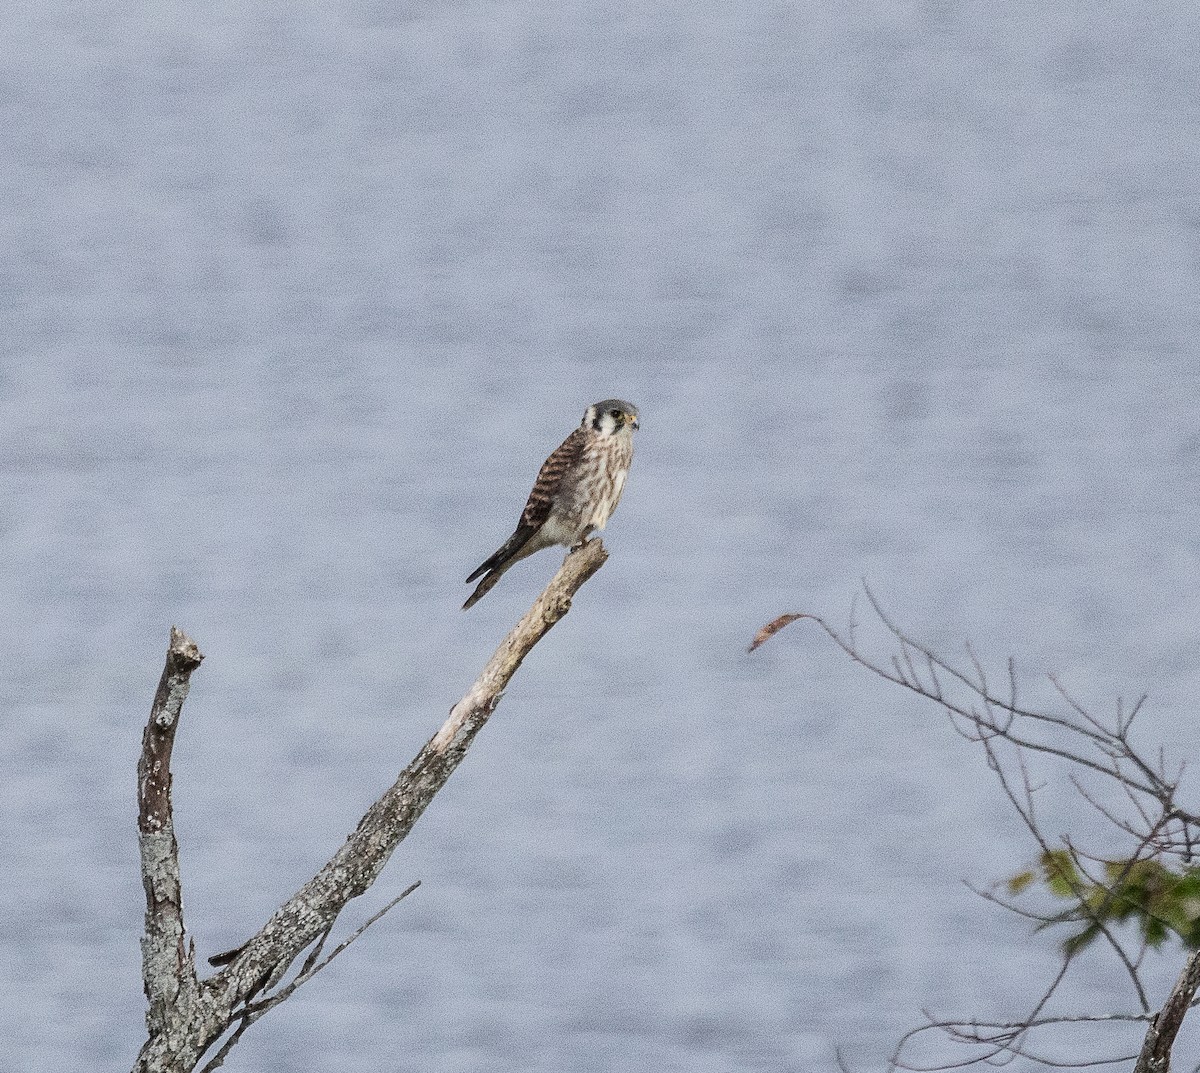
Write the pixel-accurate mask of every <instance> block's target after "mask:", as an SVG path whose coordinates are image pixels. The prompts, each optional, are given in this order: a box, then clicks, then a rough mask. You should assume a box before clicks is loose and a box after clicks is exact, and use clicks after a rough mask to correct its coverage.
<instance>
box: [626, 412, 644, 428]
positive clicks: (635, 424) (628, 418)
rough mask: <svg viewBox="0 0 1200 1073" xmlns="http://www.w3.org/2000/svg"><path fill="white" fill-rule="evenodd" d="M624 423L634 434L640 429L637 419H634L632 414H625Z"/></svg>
mask: <svg viewBox="0 0 1200 1073" xmlns="http://www.w3.org/2000/svg"><path fill="white" fill-rule="evenodd" d="M625 422H626V424H628V425H629V426H630V427H631V428H632V429H633V430H634V432H636V431H637V430H638V429H639V428H641V427H642V426H641V425H639V424H638V419H637V418H636V417H634V416H633V414H626V415H625Z"/></svg>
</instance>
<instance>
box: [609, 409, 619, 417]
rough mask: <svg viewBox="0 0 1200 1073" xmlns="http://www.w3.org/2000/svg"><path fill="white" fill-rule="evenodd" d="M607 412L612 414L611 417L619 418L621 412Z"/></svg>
mask: <svg viewBox="0 0 1200 1073" xmlns="http://www.w3.org/2000/svg"><path fill="white" fill-rule="evenodd" d="M608 412H609V413H610V414H612V416H613V417H620V416H621V411H620V410H609V411H608Z"/></svg>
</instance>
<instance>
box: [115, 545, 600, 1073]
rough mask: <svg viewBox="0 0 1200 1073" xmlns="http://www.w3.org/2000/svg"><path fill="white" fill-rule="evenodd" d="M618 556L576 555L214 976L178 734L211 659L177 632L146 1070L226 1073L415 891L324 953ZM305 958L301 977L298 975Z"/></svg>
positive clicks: (141, 1068) (162, 736) (159, 770)
mask: <svg viewBox="0 0 1200 1073" xmlns="http://www.w3.org/2000/svg"><path fill="white" fill-rule="evenodd" d="M607 557H608V555H607V552H606V551H605V550H604V546H603V545H602V544H601V542H600V541H599V540H591V541H588V542H587V543H586V544H584V545H582V546H581V547H579V548H576V549H574V550H572V551H571V552H570V554H569V555H567V557H566V559H565V560H564V562H563V565H562V567H561V568H560V569H559V571H558V573H557V574H555V576H554V578H553V579H552V580H551V582H550V584H549V585H547V586H546V588H545V590H544V591H543V592H542V594H541V595H540V596H539V597H538V598H537V600H536V601H535V602H534V604H533V607H532V608H530V610H529V611H528V612H527V613H526V614H525V616H524V617H523V618H522V619H521V621H520V622H518V623H517V625H516V626H515V627H514V628H513V629H512V631H511V632H510V633H509V634H508V636H507V637H505V639H504V640H503V641H502V642H501V644H500V647H499V648H497V649H496V652H495V654H494V655H493V656H492V658H491V659H490V660H489V661H488V663H487V665H486V666H485V667H484V669H483V671H482V672H481V673H480V675H479V677H478V678H477V679H476V680H475V682H474V684H473V685H472V686H471V688H470V689H468V690H467V692H466V694H465V695H464V696H463V698H462V699H461V700H460V701H459V702H458V703H457V704H455V705H454V707H453V708H451V710H450V715H449V717H448V718H447V719H446V721H445V723H444V724H443V725H442V727H441V728H440V729H439V730H438V731H437V733H436V734H434V735H433V737H432V738H430V739H429V741H428V742H427V743H426V745H425V747H424V748H423V749H421V751H420V752H419V753H418V754H417V756H416V758H415V759H414V760H413V761H412V763H410V764H409V765H408V767H406V768H405V769H404V770H403V771H402V772H401V773H400V776H399V778H397V779H396V781H395V783H394V784H393V785H392V786H391V787H390V788H389V789H388V790H387V791H386V792H385V793H384V794H383V795H382V796H381V797H380V798H379V800H378V801H376V802H375V803H374V804H373V805H372V806H371V807H370V808H369V809H368V810H367V812H366V815H364V816H363V818H362V819H361V820H360V821H359V823H358V827H357V828H356V829H355V831H354V832H353V833H352V834H351V835H350V837H349V838H348V839H347V840H346V842H345V843H344V844H343V845H342V846H341V848H340V849H338V851H337V852H336V853H335V854H334V855H333V857H332V858H330V860H329V861H328V862H327V863H326V864H325V865H324V867H322V868H321V870H320V871H319V872H317V874H316V875H314V876H313V878H312V879H310V880H309V881H308V882H307V883H305V884H304V886H303V887H301V888H300V890H298V891H297V892H296V893H295V894H294V895H292V897H291V898H289V899H288V900H287V901H286V902H284V904H283V905H281V906H280V907H279V909H277V910H276V911H275V913H274V915H272V917H271V919H270V920H268V921H267V922H266V923H265V924H264V925H263V927H262V928H261V929H260V930H259V931H258V932H257V933H256V934H255V935H254V936H253V937H252V938H251V939H249V940H248V941H247V942H246V943H244V944H243V945H242V946H240V947H239V948H238V949H237V950H234V951H230V952H229V955H228V957H227V958H225V959H219V960H221V962H222V963H221V967H220V968H219V969H218V971H216V972H215V973H213V975H211V976H209V977H207V978H204V979H201V978H200V975H199V973H198V972H197V969H196V957H195V945H194V943H193V942H191V941H190V940H189V938H188V936H187V931H186V927H185V924H184V914H183V897H182V885H181V882H180V874H179V852H178V846H177V844H176V841H175V830H174V822H173V817H172V811H171V752H172V747H173V745H174V741H175V732H176V729H177V727H178V725H179V719H180V715H181V713H182V710H183V702H184V699H185V698H186V696H187V692H188V687H189V684H190V681H191V676H192V674H193V672H194V671H195V670H196V669H197V668H198V667H199V666H200V662H201V660H202V659H203V656H202V655H201V653H200V650H199V648H198V647H197V646H196V644H195V642H194V641H192V640H191V639H190V638H189V637H187V636H186V635H185V634H183V633H182V632H180V631H179V630H176V629H174V628H172V630H171V640H170V645H169V647H168V649H167V659H166V666H165V667H164V669H163V675H162V680H161V681H160V683H159V687H158V692H157V693H156V695H155V698H154V704H153V707H152V709H151V713H150V721H149V722H148V723H147V726H146V731H145V735H144V737H143V741H142V753H141V758H140V760H139V762H138V840H139V845H140V849H141V868H142V881H143V884H144V886H145V889H146V925H145V935H144V936H143V938H142V980H143V986H144V988H145V991H146V998H147V1001H148V1003H149V1008H148V1011H147V1014H146V1027H147V1039H146V1042H145V1044H144V1045H143V1047H142V1049H141V1052H140V1053H139V1055H138V1058H137V1063H136V1065H135V1066H134V1070H135V1073H190V1071H192V1070H195V1069H197V1068H202V1069H203V1070H204V1071H208V1070H214V1069H216V1068H217V1067H219V1066H220V1065H221V1063H222V1062H223V1060H224V1058H225V1056H226V1055H227V1054H228V1053H229V1050H230V1049H231V1048H232V1047H233V1046H234V1045H235V1044H236V1043H237V1042H238V1040H239V1039H240V1038H241V1036H242V1034H243V1033H244V1032H245V1031H246V1029H247V1028H248V1027H249V1026H250V1025H251V1024H253V1023H254V1022H255V1021H256V1020H258V1018H260V1017H262V1016H263V1015H264V1014H265V1013H267V1012H268V1011H269V1010H271V1009H272V1008H273V1007H275V1006H277V1005H278V1004H279V1003H280V1002H283V1001H284V1000H285V999H287V998H288V997H290V996H291V995H292V994H294V993H295V991H296V989H297V988H298V987H300V986H301V985H302V984H304V983H306V982H307V981H308V980H310V979H312V977H313V976H314V975H316V973H318V972H319V971H320V970H321V969H322V968H323V967H324V966H325V965H327V964H328V963H329V962H330V961H331V960H332V959H333V958H334V957H336V956H337V955H338V954H340V953H341V952H342V951H343V950H345V949H346V947H347V946H349V945H350V943H352V942H353V941H354V940H355V939H357V938H358V937H359V936H360V935H361V934H362V933H363V932H364V931H365V930H366V928H368V927H369V926H370V925H371V924H372V923H374V922H375V921H376V920H378V919H379V917H381V916H382V915H383V914H384V913H386V912H387V910H388V909H390V908H391V907H392V906H393V905H395V904H396V903H397V902H399V901H400V900H401V899H402V898H404V897H405V896H406V895H408V894H409V893H411V891H412V890H414V889H415V887H416V884H413V885H412V886H410V887H409V888H408V889H406V890H405V891H404V892H403V893H401V894H400V895H399V896H398V897H397V898H394V899H393V900H392V901H391V902H390V903H389V904H388V905H386V906H385V907H384V908H383V909H382V910H380V911H379V912H378V913H376V914H375V916H373V917H372V918H370V919H369V920H367V921H366V923H364V924H363V925H362V926H360V927H359V928H358V929H357V930H356V931H354V932H353V933H352V934H351V935H350V936H349V937H348V938H347V939H346V940H344V941H343V942H341V943H339V944H338V945H337V946H335V947H334V949H333V950H332V952H330V953H329V954H325V953H324V950H325V945H326V942H327V940H328V939H329V936H330V934H331V932H332V930H333V927H334V925H335V924H336V922H337V920H338V918H339V916H340V915H341V913H342V911H343V909H345V907H346V905H347V903H348V902H350V901H351V900H352V899H353V898H357V897H358V896H359V895H360V894H362V893H364V892H365V891H366V890H367V889H368V888H369V887H370V886H371V884H372V883H374V882H375V880H376V878H377V877H378V876H379V873H380V872H381V871H382V869H383V866H384V865H385V864H386V863H387V861H388V859H389V858H390V857H391V855H392V852H393V851H394V850H395V848H396V847H397V846H398V845H399V844H400V842H401V841H403V839H404V838H405V836H406V835H407V834H408V832H409V831H410V830H411V829H412V827H413V824H414V823H416V821H417V819H418V818H419V817H420V816H421V814H422V813H423V812H424V811H425V808H426V807H427V806H428V805H429V803H430V801H432V800H433V797H434V795H435V794H436V793H437V792H438V791H439V790H440V789H441V788H442V786H444V785H445V783H446V780H447V779H449V777H450V775H451V774H452V773H453V772H454V769H455V768H456V767H457V766H458V764H459V761H461V760H462V758H463V756H464V755H465V754H466V751H467V749H468V748H469V747H470V745H471V742H472V741H473V740H474V738H475V735H476V734H478V733H479V731H480V730H481V729H482V728H483V726H484V724H485V723H486V722H487V721H488V718H489V716H490V715H491V714H492V712H493V711H494V710H495V708H496V705H497V704H498V703H499V701H500V698H501V696H502V694H503V692H504V690H505V688H506V687H507V685H508V683H509V681H510V679H511V678H512V676H513V674H514V673H516V670H517V668H518V667H520V665H521V661H522V660H523V659H524V658H525V657H526V656H527V655H528V654H529V652H530V651H531V650H532V649H533V647H534V645H536V644H537V643H538V641H540V640H541V639H542V638H543V637H544V636H545V635H546V633H547V632H548V631H549V630H550V629H551V628H552V627H553V626H554V624H555V623H556V622H558V621H559V619H561V618H562V617H563V616H564V615H565V614H566V613H567V612H568V611H569V610H570V608H571V599H572V597H573V596H574V595H575V594H576V592H578V591H579V588H580V587H581V586H582V585H583V584H584V583H585V582H586V581H587V580H588V579H589V578H590V577H591V576H592V575H593V574H595V573H596V571H597V570H599V569H600V567H601V566H603V565H604V561H605V560H606V559H607ZM305 951H308V953H307V955H306V956H305V958H304V960H303V961H302V962H301V963H300V968H299V969H298V970H296V971H295V972H294V973H291V974H290V975H289V970H290V969H291V966H292V965H293V963H294V962H296V959H297V958H299V957H300V956H301V955H302V954H305ZM206 1058H207V1059H208V1061H207V1063H206V1064H205V1065H204V1066H203V1067H201V1066H200V1063H201V1062H203V1061H205V1059H206Z"/></svg>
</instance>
